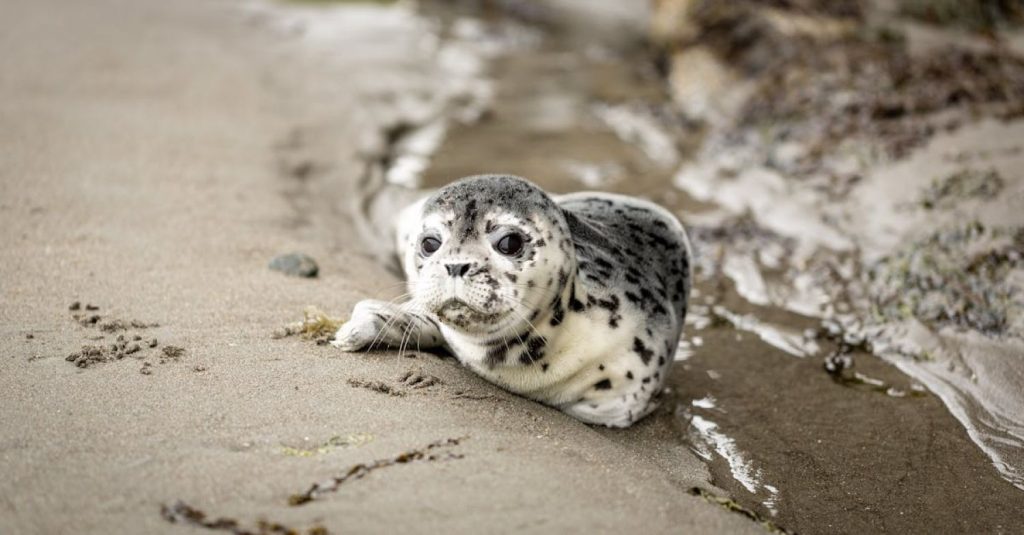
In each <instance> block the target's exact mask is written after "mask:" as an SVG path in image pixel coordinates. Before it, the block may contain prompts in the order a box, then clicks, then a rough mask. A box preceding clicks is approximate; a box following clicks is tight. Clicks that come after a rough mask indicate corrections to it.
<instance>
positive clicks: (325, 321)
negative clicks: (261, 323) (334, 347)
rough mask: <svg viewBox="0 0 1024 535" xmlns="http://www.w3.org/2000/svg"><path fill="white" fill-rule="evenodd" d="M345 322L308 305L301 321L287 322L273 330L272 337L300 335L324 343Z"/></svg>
mask: <svg viewBox="0 0 1024 535" xmlns="http://www.w3.org/2000/svg"><path fill="white" fill-rule="evenodd" d="M344 323H345V320H342V319H340V318H334V317H331V316H328V315H327V313H326V312H324V311H322V310H320V309H319V308H317V307H315V306H308V307H306V309H305V310H304V311H303V319H302V321H297V322H294V323H289V324H288V325H285V326H284V327H283V328H281V329H278V330H276V331H274V333H273V334H272V335H271V336H272V337H273V338H275V339H277V338H285V337H288V336H295V335H300V336H302V338H305V339H306V340H313V341H315V342H316V343H317V344H326V343H327V342H329V341H330V340H331V339H332V338H333V337H334V333H336V332H338V329H339V328H340V327H341V326H342V324H344Z"/></svg>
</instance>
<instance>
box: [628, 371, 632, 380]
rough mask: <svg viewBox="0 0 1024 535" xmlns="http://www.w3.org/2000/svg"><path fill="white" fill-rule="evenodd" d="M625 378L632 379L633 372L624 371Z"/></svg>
mask: <svg viewBox="0 0 1024 535" xmlns="http://www.w3.org/2000/svg"><path fill="white" fill-rule="evenodd" d="M626 379H630V380H632V379H633V372H632V371H628V372H626Z"/></svg>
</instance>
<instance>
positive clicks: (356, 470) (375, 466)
mask: <svg viewBox="0 0 1024 535" xmlns="http://www.w3.org/2000/svg"><path fill="white" fill-rule="evenodd" d="M465 439H466V437H462V438H449V439H446V440H439V441H437V442H432V443H430V444H428V445H427V446H426V447H424V448H421V449H417V450H410V451H407V452H405V453H401V454H399V455H396V456H394V457H390V458H387V459H378V460H376V461H373V462H371V463H360V464H356V465H353V466H351V467H349V469H348V470H345V472H344V473H343V474H342V475H340V476H335V477H332V478H331V479H329V480H327V481H325V482H321V483H314V484H313V485H311V486H310V487H309V488H308V489H306V491H305V492H302V493H299V494H293V495H292V496H291V497H289V498H288V504H289V505H293V506H298V505H303V504H306V503H309V502H311V501H313V500H315V499H317V498H319V497H320V496H322V495H324V494H327V493H329V492H336V491H337V490H338V489H339V488H340V487H341V486H342V485H344V484H345V483H346V482H348V481H351V480H355V479H362V478H364V477H366V476H367V475H369V474H370V472H373V471H375V470H379V469H381V468H387V467H390V466H396V465H400V464H409V463H412V462H416V461H447V460H452V459H461V458H463V455H462V454H459V453H451V452H444V453H431V452H432V451H434V450H438V449H441V448H450V447H453V446H458V445H459V443H461V442H462V441H463V440H465Z"/></svg>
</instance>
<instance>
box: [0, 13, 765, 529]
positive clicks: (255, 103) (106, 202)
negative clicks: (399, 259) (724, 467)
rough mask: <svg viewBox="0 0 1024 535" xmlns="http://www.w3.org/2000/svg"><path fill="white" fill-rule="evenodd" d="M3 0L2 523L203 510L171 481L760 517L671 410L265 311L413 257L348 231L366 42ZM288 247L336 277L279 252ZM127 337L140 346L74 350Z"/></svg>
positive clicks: (553, 512)
mask: <svg viewBox="0 0 1024 535" xmlns="http://www.w3.org/2000/svg"><path fill="white" fill-rule="evenodd" d="M0 12H2V16H0V20H2V22H0V27H2V29H0V42H2V44H3V49H4V51H5V52H3V53H2V54H0V124H2V125H3V128H0V147H2V150H0V225H2V228H3V231H2V232H0V240H2V244H3V246H2V249H0V280H2V283H0V296H2V297H0V302H2V306H0V325H2V327H0V348H2V352H0V354H2V356H3V358H2V360H0V391H2V392H3V393H2V394H0V399H2V403H0V422H3V425H2V426H0V473H3V474H4V477H3V478H2V481H0V531H2V532H4V533H175V532H186V531H189V528H186V527H181V526H179V525H174V524H171V523H169V522H168V521H167V520H165V519H164V518H163V517H162V516H161V506H163V505H168V506H170V505H173V504H174V503H176V502H177V501H179V500H181V501H183V502H185V503H187V504H189V505H190V506H192V507H195V508H197V509H201V510H203V511H204V512H206V513H208V514H209V515H210V516H211V517H230V518H234V519H237V520H238V521H239V522H240V523H242V524H243V525H245V526H251V527H252V529H255V526H256V522H257V521H258V520H260V519H266V520H269V521H274V522H280V523H283V524H286V525H288V526H290V527H294V528H295V529H300V530H304V529H307V528H311V527H315V526H321V527H324V528H326V529H328V530H330V532H332V533H341V532H374V531H376V532H380V531H388V532H401V531H418V532H439V531H454V532H464V533H466V532H481V531H486V532H518V531H523V530H537V531H548V532H554V531H569V532H586V531H593V530H598V531H605V532H612V531H625V530H634V529H640V528H643V529H644V530H645V531H648V532H663V533H666V532H676V533H677V532H680V531H689V530H694V531H701V532H708V531H728V532H756V531H759V530H760V528H759V527H757V526H756V525H755V524H754V523H752V522H750V521H749V520H747V519H746V518H743V517H741V516H739V515H735V514H731V513H728V512H726V511H725V510H724V509H722V508H719V507H717V506H714V505H711V504H709V503H707V502H706V501H705V500H703V499H701V498H699V497H695V496H692V495H691V494H690V493H689V490H690V489H691V488H692V487H702V488H709V489H711V488H713V487H712V486H711V485H710V484H709V482H708V479H709V474H708V472H707V470H706V468H705V467H704V466H703V465H702V464H700V463H699V462H698V461H697V459H696V457H695V456H694V455H693V454H692V453H691V452H690V451H689V450H688V449H687V448H686V447H684V446H682V445H681V444H680V445H676V446H666V444H667V443H668V442H667V441H666V440H665V436H664V433H665V432H666V431H665V430H664V429H665V428H664V426H658V425H657V420H656V419H652V420H650V421H649V422H646V423H645V424H643V425H640V426H638V427H637V428H634V429H632V430H629V431H608V430H602V429H595V428H591V427H588V426H586V425H583V424H580V423H578V422H575V421H573V420H571V419H569V418H568V417H566V416H564V415H562V414H560V413H558V412H556V411H554V410H551V409H548V408H545V407H542V406H539V405H537V404H535V403H532V402H529V401H526V400H523V399H520V398H517V397H515V396H513V395H509V394H507V393H504V392H502V391H501V390H499V389H498V388H496V387H493V386H491V385H489V384H487V383H485V382H484V381H482V380H480V379H478V378H476V377H474V376H473V375H471V374H469V373H467V372H466V371H465V370H463V369H461V368H459V367H458V366H457V365H456V364H455V363H454V362H452V361H450V360H442V359H440V358H437V357H433V356H428V355H423V354H416V355H409V356H407V357H397V356H396V355H395V354H371V355H349V354H342V353H339V352H338V351H336V350H333V349H332V348H330V347H328V346H317V345H315V344H312V343H311V342H308V341H305V340H301V339H299V338H286V339H282V340H274V339H272V338H271V333H272V332H273V331H274V330H275V329H277V328H279V327H281V326H282V325H284V324H286V323H288V322H291V321H294V320H296V319H299V318H301V314H302V310H303V309H304V307H306V306H308V305H316V306H319V307H321V308H322V309H324V310H327V311H330V312H332V313H339V314H340V313H344V312H345V311H347V310H349V309H350V308H351V306H352V305H353V304H354V303H355V302H356V301H357V300H358V299H360V298H364V297H367V296H372V295H377V294H379V293H382V292H383V293H387V292H388V291H390V289H392V288H394V287H395V286H396V284H397V283H398V282H399V281H398V280H397V279H395V278H393V277H392V276H390V275H386V274H383V272H382V271H381V270H380V269H379V267H378V265H377V264H376V263H374V261H373V259H372V258H371V257H370V256H369V255H368V254H366V253H364V252H361V249H360V248H359V247H358V246H357V245H355V243H354V240H355V236H354V232H353V230H352V224H351V222H350V220H349V218H350V214H348V213H346V208H345V207H344V206H345V205H344V203H342V202H338V201H337V199H341V198H344V197H343V195H344V191H343V190H344V188H345V187H346V184H350V183H351V182H352V180H349V181H347V182H346V181H340V180H332V178H334V177H355V176H357V175H358V173H360V172H361V166H362V162H361V161H360V160H359V159H358V158H357V157H356V155H357V152H358V146H357V145H356V140H357V139H358V136H359V134H360V131H361V129H363V128H365V127H366V125H367V124H369V123H370V122H372V121H373V120H374V119H373V118H372V117H367V116H365V115H366V114H365V113H364V111H365V105H364V103H363V102H361V100H360V98H361V95H360V93H359V90H358V87H357V86H358V84H356V83H352V84H345V83H340V84H339V83H338V80H337V78H336V76H337V72H338V71H337V70H336V69H337V66H338V65H339V64H345V62H348V64H349V66H350V67H351V69H353V70H352V71H350V72H349V74H350V75H353V76H358V74H359V72H360V71H359V69H361V68H362V69H365V68H368V67H367V66H366V65H365V64H364V63H363V62H361V58H360V57H359V56H358V55H355V56H354V57H351V58H346V57H334V58H332V60H331V61H333V62H334V64H333V65H331V66H328V67H325V64H324V63H322V62H320V59H319V58H316V57H315V56H309V55H303V54H304V53H302V52H301V51H299V50H298V49H297V48H296V47H295V46H294V43H292V42H290V41H288V40H287V39H284V38H282V37H281V35H282V34H281V32H280V31H279V29H275V28H272V27H270V26H269V25H268V24H266V23H264V22H262V21H261V19H260V17H259V16H252V15H251V14H250V16H247V15H246V12H245V11H244V10H242V9H240V7H239V6H238V5H233V4H231V3H221V2H197V1H189V2H144V3H141V2H133V1H124V0H102V1H99V2H89V3H87V4H86V3H81V2H72V1H65V2H45V3H44V2H19V1H5V2H3V4H2V5H0ZM356 52H358V50H357V51H356ZM354 53H355V52H354ZM400 53H401V50H400V49H399V50H398V51H397V52H396V53H395V55H396V57H393V58H388V57H387V54H384V53H382V54H381V56H380V57H378V58H376V60H377V61H383V62H386V61H394V68H395V69H400V68H401V61H402V58H401V57H400ZM342 56H343V55H342ZM382 68H386V66H385V67H382ZM296 158H297V159H299V160H302V161H305V160H303V159H309V160H310V161H312V162H313V165H314V166H315V169H316V170H317V172H316V173H313V174H312V177H307V176H306V174H304V173H302V172H299V173H298V175H299V176H296V175H297V174H296V173H295V169H294V167H290V166H291V165H293V164H294V163H295V159H296ZM331 193H334V194H337V195H339V197H334V198H332V197H331V196H330V194H331ZM292 251H302V252H304V253H307V254H309V255H311V256H313V257H314V258H316V260H317V261H318V262H319V264H320V275H319V277H318V278H316V279H311V280H307V279H301V278H293V277H287V276H284V275H282V274H281V273H277V272H274V271H271V270H269V269H267V263H268V262H269V261H270V259H271V258H273V257H274V256H276V255H278V254H281V253H288V252H292ZM75 302H79V303H80V307H81V308H80V309H79V310H77V311H72V310H69V307H70V306H71V305H72V304H73V303H75ZM89 305H92V306H89ZM87 308H88V310H87ZM93 308H95V310H92V309H93ZM76 315H77V316H78V319H75V316H76ZM93 315H98V316H100V318H99V319H98V320H96V321H94V322H92V323H90V317H91V316H93ZM116 320H120V322H118V321H116ZM119 336H124V337H125V341H126V342H127V349H125V350H122V351H120V353H122V357H123V358H120V359H116V358H115V359H112V360H111V361H109V362H98V363H95V364H91V365H89V366H87V367H84V368H80V367H77V366H75V365H74V364H73V363H69V362H67V361H66V359H65V357H67V356H68V355H69V354H71V353H74V352H79V351H81V348H82V347H83V346H90V345H92V346H97V347H103V348H106V347H107V346H111V345H114V346H116V345H117V344H118V337H119ZM136 336H137V337H139V338H140V340H134V338H135V337H136ZM154 339H155V340H156V345H155V347H152V348H151V347H149V344H150V343H152V341H153V340H154ZM136 343H138V344H139V345H140V347H141V349H139V350H136V351H129V350H130V349H131V348H132V345H133V344H136ZM172 346H173V347H178V348H181V349H183V354H178V353H177V352H175V351H165V349H166V348H168V347H172ZM104 351H106V349H104ZM409 376H429V377H432V378H435V379H433V380H431V381H430V382H433V383H435V384H433V385H431V386H429V387H425V388H416V387H415V385H414V384H413V385H410V383H417V382H418V381H416V380H410V379H409ZM420 382H421V381H420ZM358 385H370V386H371V388H364V387H360V386H358ZM374 385H378V386H379V385H384V387H382V388H374V387H373V386H374ZM380 390H386V391H387V392H390V393H387V392H381V391H380ZM447 439H459V443H458V445H457V446H448V447H444V448H439V452H440V450H443V452H444V453H443V455H437V456H435V457H436V458H435V459H434V460H424V461H422V462H414V463H410V464H407V465H405V464H403V465H398V466H395V467H388V468H382V469H380V470H379V471H375V472H373V473H370V474H369V475H367V476H366V477H365V478H363V479H360V480H358V481H350V482H348V483H346V484H344V485H342V486H340V487H339V488H338V490H337V492H334V493H330V494H326V495H324V496H322V497H321V498H319V499H317V500H315V501H314V502H313V503H310V504H307V505H304V506H301V507H291V506H289V505H288V497H289V496H290V495H292V494H295V493H298V492H302V491H304V490H305V489H306V488H308V487H309V486H310V485H311V484H313V483H314V482H318V481H324V480H325V479H329V478H331V477H333V476H337V475H340V474H341V473H343V472H344V471H345V470H346V469H348V467H350V466H352V465H356V464H358V463H368V462H371V461H373V460H376V459H387V458H391V457H394V456H396V455H399V454H401V453H403V452H407V451H410V450H416V449H418V448H423V447H426V446H427V445H428V444H431V443H434V442H436V441H443V440H447Z"/></svg>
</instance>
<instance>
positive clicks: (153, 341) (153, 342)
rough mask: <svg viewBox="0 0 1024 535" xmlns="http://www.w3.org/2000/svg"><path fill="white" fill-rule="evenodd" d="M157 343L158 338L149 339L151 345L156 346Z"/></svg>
mask: <svg viewBox="0 0 1024 535" xmlns="http://www.w3.org/2000/svg"><path fill="white" fill-rule="evenodd" d="M156 344H157V342H156V338H154V339H152V340H150V341H149V347H156Z"/></svg>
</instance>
